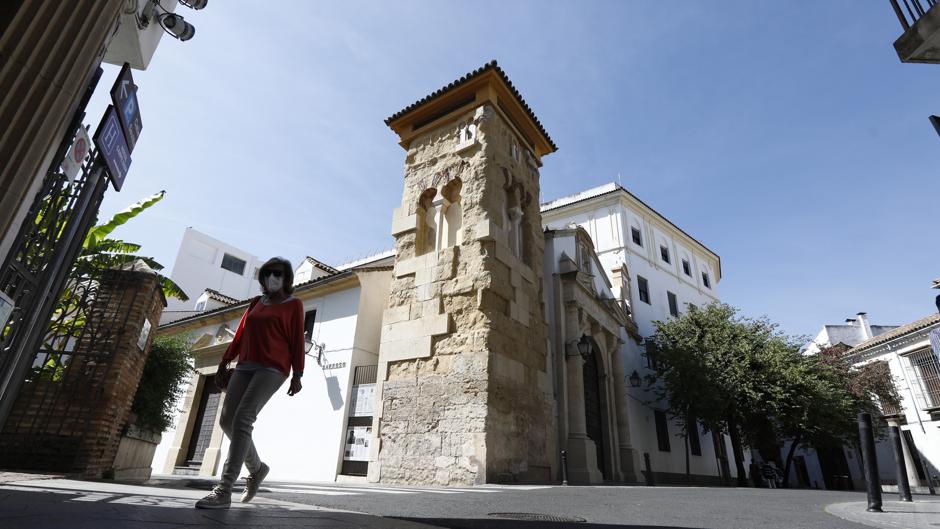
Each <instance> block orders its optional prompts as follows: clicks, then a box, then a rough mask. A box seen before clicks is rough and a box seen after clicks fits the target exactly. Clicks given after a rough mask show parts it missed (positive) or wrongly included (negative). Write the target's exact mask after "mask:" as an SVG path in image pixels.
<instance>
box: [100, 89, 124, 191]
mask: <svg viewBox="0 0 940 529" xmlns="http://www.w3.org/2000/svg"><path fill="white" fill-rule="evenodd" d="M117 114H118V113H117V111H115V110H114V106H113V105H108V110H106V111H105V112H104V117H102V118H101V123H100V124H99V125H98V130H96V131H95V145H97V146H98V151H99V152H101V155H102V156H103V157H104V161H105V163H106V164H107V165H108V173H109V174H110V176H111V184H112V185H114V190H115V191H120V190H121V186H123V185H124V177H126V176H127V170H128V168H130V166H131V153H130V151H129V150H128V149H127V143H126V141H125V140H124V132H123V131H122V130H121V123H120V122H119V121H118V116H117Z"/></svg>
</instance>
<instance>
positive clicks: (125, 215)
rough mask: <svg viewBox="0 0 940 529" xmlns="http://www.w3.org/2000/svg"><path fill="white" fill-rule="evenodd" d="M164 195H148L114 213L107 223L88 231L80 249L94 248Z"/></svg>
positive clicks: (161, 192)
mask: <svg viewBox="0 0 940 529" xmlns="http://www.w3.org/2000/svg"><path fill="white" fill-rule="evenodd" d="M165 194H166V191H160V192H159V193H156V194H153V195H150V196H149V197H147V198H145V199H143V200H141V201H140V202H137V203H136V204H131V205H130V206H128V207H126V208H124V209H123V210H121V211H119V212H117V213H115V214H114V216H113V217H111V220H109V221H108V222H106V223H104V224H100V225H98V226H95V227H93V228H92V229H90V230H88V235H86V236H85V242H84V244H82V247H83V248H86V249H88V248H93V247H95V246H96V245H97V244H98V242H99V241H101V240H103V239H104V238H105V237H107V236H108V235H109V234H110V233H111V232H112V231H114V230H115V229H116V228H117V227H118V226H121V225H122V224H124V223H125V222H127V221H129V220H131V219H132V218H134V217H136V216H137V215H139V214H140V213H141V212H142V211H144V210H145V209H147V208H149V207H150V206H152V205H154V204H156V203H157V202H159V201H161V200H163V196H164V195H165Z"/></svg>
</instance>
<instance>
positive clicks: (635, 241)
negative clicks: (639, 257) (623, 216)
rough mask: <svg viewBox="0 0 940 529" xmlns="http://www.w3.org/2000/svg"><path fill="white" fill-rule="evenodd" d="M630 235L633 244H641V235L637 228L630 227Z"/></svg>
mask: <svg viewBox="0 0 940 529" xmlns="http://www.w3.org/2000/svg"><path fill="white" fill-rule="evenodd" d="M630 235H632V236H633V244H636V245H637V246H643V237H641V236H640V230H639V228H633V227H631V228H630Z"/></svg>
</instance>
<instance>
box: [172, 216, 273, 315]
mask: <svg viewBox="0 0 940 529" xmlns="http://www.w3.org/2000/svg"><path fill="white" fill-rule="evenodd" d="M226 253H228V254H230V255H233V256H235V257H237V258H239V259H242V260H243V261H245V262H246V265H245V271H244V273H243V274H241V275H239V274H236V273H234V272H230V271H228V270H225V269H224V268H222V258H223V256H224V255H225V254H226ZM262 264H263V262H262V261H260V260H259V259H258V257H256V256H254V255H251V254H250V253H248V252H246V251H244V250H241V249H239V248H236V247H234V246H232V245H230V244H226V243H224V242H222V241H220V240H218V239H214V238H212V237H210V236H208V235H206V234H204V233H202V232H199V231H198V230H195V229H193V228H186V231H185V232H184V233H183V241H182V242H181V243H180V249H179V252H177V254H176V261H175V262H174V263H173V271H172V272H171V273H170V278H172V279H173V281H174V282H176V284H178V285H179V286H180V287H181V288H182V289H183V291H184V292H186V295H187V296H189V301H180V300H178V299H175V298H173V299H169V300H167V308H166V310H167V311H180V310H192V309H193V307H195V305H196V299H197V298H198V297H199V296H200V295H201V294H202V293H203V291H204V290H205V289H207V288H211V289H214V290H217V291H219V292H221V293H222V294H225V295H226V296H230V297H233V298H235V299H239V300H241V299H247V298H249V297H251V296H256V295H258V294H260V293H261V286H260V285H259V284H258V281H257V279H256V276H255V270H256V269H257V268H260V267H261V265H262Z"/></svg>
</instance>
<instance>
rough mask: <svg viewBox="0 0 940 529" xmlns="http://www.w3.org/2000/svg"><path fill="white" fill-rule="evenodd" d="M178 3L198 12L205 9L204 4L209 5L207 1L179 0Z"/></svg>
mask: <svg viewBox="0 0 940 529" xmlns="http://www.w3.org/2000/svg"><path fill="white" fill-rule="evenodd" d="M179 2H180V3H181V4H183V5H184V6H186V7H188V8H190V9H195V10H196V11H199V10H200V9H202V8H204V7H206V4H208V3H209V0H179Z"/></svg>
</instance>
